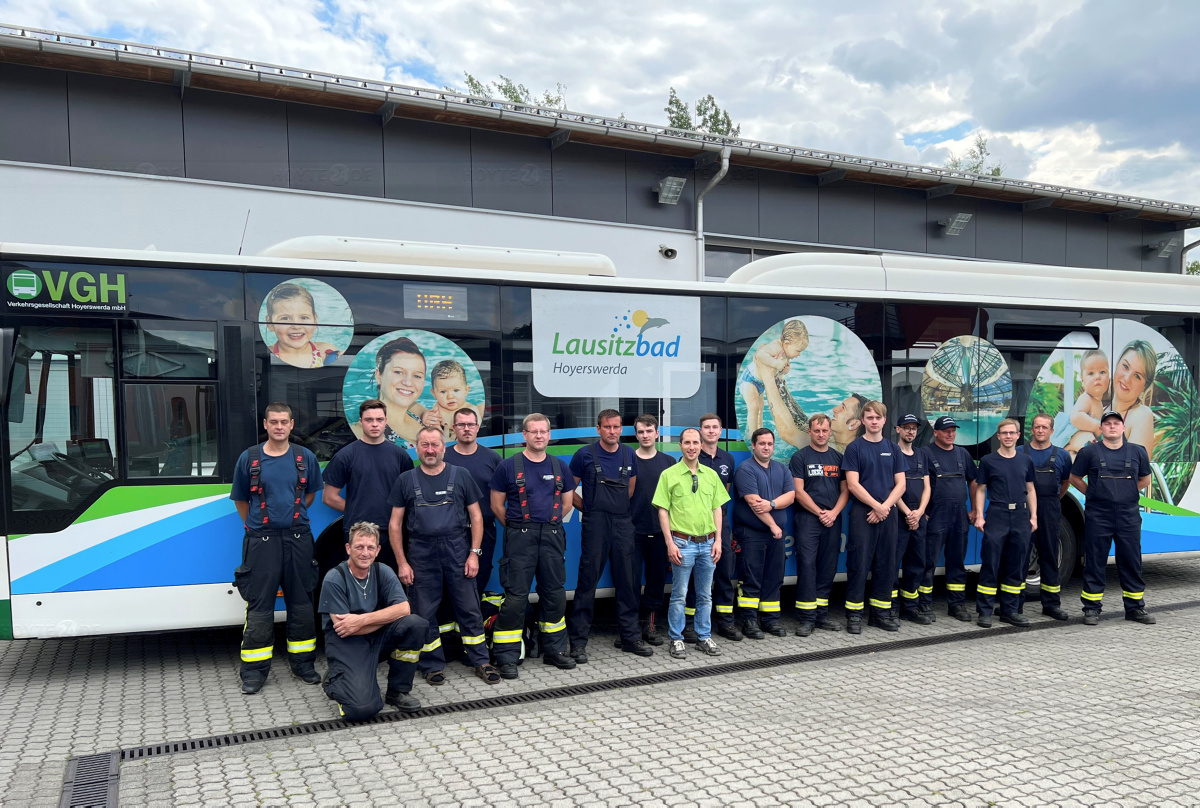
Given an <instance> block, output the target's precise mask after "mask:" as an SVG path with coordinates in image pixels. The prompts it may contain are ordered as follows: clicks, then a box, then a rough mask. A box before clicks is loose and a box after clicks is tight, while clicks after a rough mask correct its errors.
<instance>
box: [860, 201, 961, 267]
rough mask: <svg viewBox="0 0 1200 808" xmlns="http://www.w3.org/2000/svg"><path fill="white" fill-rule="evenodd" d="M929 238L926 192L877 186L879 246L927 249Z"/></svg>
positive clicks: (876, 221)
mask: <svg viewBox="0 0 1200 808" xmlns="http://www.w3.org/2000/svg"><path fill="white" fill-rule="evenodd" d="M960 238H961V237H960ZM928 242H929V215H928V211H927V209H926V203H925V192H924V191H912V190H909V189H907V188H891V187H889V186H887V185H877V186H875V247H876V248H878V249H882V250H902V251H904V252H922V253H923V252H925V251H926V249H927V248H928Z"/></svg>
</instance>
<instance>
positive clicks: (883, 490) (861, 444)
mask: <svg viewBox="0 0 1200 808" xmlns="http://www.w3.org/2000/svg"><path fill="white" fill-rule="evenodd" d="M848 471H857V472H858V482H859V485H861V486H862V487H863V488H865V489H867V493H868V494H870V495H871V497H872V498H874V500H875V501H876V502H880V503H882V502H883V501H884V500H886V499H887V498H888V497H889V496H891V493H892V489H893V488H895V487H896V475H897V474H903V473H904V472H906V471H908V458H907V457H905V456H904V453H903V452H901V451H900V447H899V446H897V445H896V444H895V443H893V442H892V441H890V440H888V439H887V438H883V439H882V440H880V441H877V442H874V443H872V442H871V441H869V440H867V439H866V438H858V439H857V440H854V441H851V443H850V445H849V446H847V447H846V454H845V455H844V456H843V457H842V473H843V474H845V473H846V472H848ZM851 499H853V500H854V507H855V508H865V507H867V506H866V505H864V504H863V503H862V502H859V501H858V498H857V497H851Z"/></svg>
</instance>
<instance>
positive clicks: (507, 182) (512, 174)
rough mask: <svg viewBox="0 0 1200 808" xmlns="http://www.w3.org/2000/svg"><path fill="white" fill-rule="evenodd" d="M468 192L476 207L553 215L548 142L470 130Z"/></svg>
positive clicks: (481, 130)
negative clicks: (469, 182) (469, 187)
mask: <svg viewBox="0 0 1200 808" xmlns="http://www.w3.org/2000/svg"><path fill="white" fill-rule="evenodd" d="M471 189H472V191H471V196H472V203H473V204H474V205H475V207H477V208H489V209H491V210H512V211H517V212H519V213H543V214H546V215H550V214H552V213H554V190H553V182H552V181H551V171H550V143H549V141H547V140H546V139H545V138H540V137H527V136H525V135H511V134H508V133H507V132H488V131H486V130H484V129H472V130H471Z"/></svg>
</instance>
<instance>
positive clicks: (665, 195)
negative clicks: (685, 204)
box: [650, 177, 687, 205]
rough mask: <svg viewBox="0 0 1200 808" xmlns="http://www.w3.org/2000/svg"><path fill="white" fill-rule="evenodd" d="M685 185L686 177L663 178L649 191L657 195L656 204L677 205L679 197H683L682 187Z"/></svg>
mask: <svg viewBox="0 0 1200 808" xmlns="http://www.w3.org/2000/svg"><path fill="white" fill-rule="evenodd" d="M685 185H687V177H664V178H663V179H662V180H661V181H660V182H659V183H658V185H655V186H654V187H653V188H651V189H650V190H651V191H654V193H656V194H658V204H660V205H677V204H679V197H681V196H683V186H685Z"/></svg>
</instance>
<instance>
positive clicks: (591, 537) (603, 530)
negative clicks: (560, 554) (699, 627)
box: [567, 510, 666, 648]
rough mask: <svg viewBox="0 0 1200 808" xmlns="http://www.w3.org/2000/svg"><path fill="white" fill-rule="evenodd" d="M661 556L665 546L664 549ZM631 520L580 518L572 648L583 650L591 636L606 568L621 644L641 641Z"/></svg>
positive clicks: (604, 515)
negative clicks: (599, 584)
mask: <svg viewBox="0 0 1200 808" xmlns="http://www.w3.org/2000/svg"><path fill="white" fill-rule="evenodd" d="M663 551H664V552H666V546H665V545H664V550H663ZM635 556H636V553H635V551H634V549H633V519H632V518H631V517H630V516H629V514H615V513H609V512H607V511H600V510H598V511H588V512H586V513H584V515H583V529H582V538H581V542H580V555H579V578H578V580H577V581H576V583H575V601H574V604H575V605H574V608H572V610H571V619H570V620H569V621H567V623H568V626H567V632H568V634H569V636H570V640H571V647H572V648H586V647H587V642H588V635H589V634H591V632H592V613H593V611H594V608H595V605H596V583H597V582H598V581H599V580H600V576H601V575H602V574H603V573H604V567H605V565H606V564H607V565H608V567H609V569H610V570H612V581H613V587H614V588H615V589H616V590H617V627H618V629H619V631H620V633H621V642H622V643H624V644H626V645H633V644H634V643H636V642H637V641H638V640H640V639H641V638H642V631H641V627H640V626H639V625H638V590H639V589H640V588H641V587H640V584H641V581H640V580H639V579H638V578H637V577H635V575H634V559H635Z"/></svg>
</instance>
